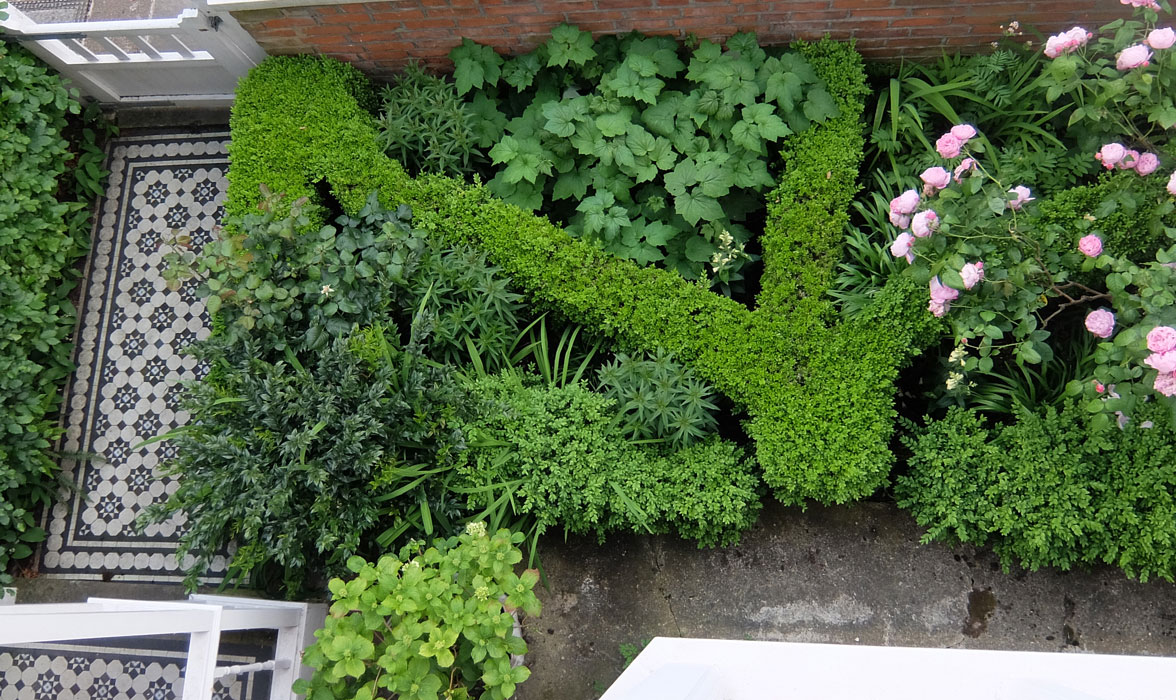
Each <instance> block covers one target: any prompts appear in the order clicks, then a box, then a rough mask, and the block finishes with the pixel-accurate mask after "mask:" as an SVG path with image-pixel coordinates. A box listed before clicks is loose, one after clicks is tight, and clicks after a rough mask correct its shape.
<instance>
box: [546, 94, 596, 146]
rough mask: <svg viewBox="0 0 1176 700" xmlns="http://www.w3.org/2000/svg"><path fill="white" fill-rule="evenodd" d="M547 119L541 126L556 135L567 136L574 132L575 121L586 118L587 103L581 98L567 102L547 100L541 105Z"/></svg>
mask: <svg viewBox="0 0 1176 700" xmlns="http://www.w3.org/2000/svg"><path fill="white" fill-rule="evenodd" d="M542 111H543V116H544V117H545V118H546V119H547V122H546V123H544V125H543V128H544V129H546V130H547V131H550V132H551V133H553V134H555V135H556V136H560V137H563V138H567V137H569V136H571V135H572V134H574V133H576V123H577V122H579V121H581V120H583V119H586V118H587V116H588V115H587V104H586V102H585V100H583V99H577V100H571V101H569V102H548V103H547V104H545V105H543V108H542Z"/></svg>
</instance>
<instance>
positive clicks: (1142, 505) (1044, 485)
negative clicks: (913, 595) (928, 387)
mask: <svg viewBox="0 0 1176 700" xmlns="http://www.w3.org/2000/svg"><path fill="white" fill-rule="evenodd" d="M1141 406H1142V410H1140V411H1138V413H1137V415H1135V416H1132V419H1131V420H1130V422H1128V423H1127V425H1126V427H1125V429H1123V430H1119V429H1117V428H1114V427H1111V428H1109V429H1107V430H1104V431H1101V432H1100V431H1096V430H1093V429H1092V427H1091V425H1090V418H1091V415H1090V414H1089V413H1088V412H1087V411H1085V410H1083V409H1082V408H1080V407H1078V406H1076V405H1074V404H1070V403H1067V404H1066V405H1064V407H1063V408H1062V410H1060V411H1057V410H1055V409H1054V408H1052V407H1048V408H1046V409H1045V411H1044V413H1043V414H1041V415H1039V414H1036V413H1031V412H1027V411H1023V410H1022V411H1019V412H1018V414H1017V419H1016V421H1015V422H1013V423H1011V424H1009V425H993V426H988V425H986V424H985V423H984V422H983V421H982V420H981V419H980V418H979V417H978V416H977V415H976V414H975V413H973V412H970V411H967V410H963V409H958V408H953V409H951V410H949V411H948V413H947V416H946V417H945V418H944V419H943V420H940V421H933V422H931V423H930V424H928V425H927V427H925V428H920V429H916V431H915V433H914V435H913V436H911V437H906V438H904V442H905V443H906V445H907V446H908V447H909V448H910V450H911V452H912V455H911V458H910V466H911V472H910V474H909V475H907V476H903V477H900V478H899V479H898V480H897V483H896V493H897V495H898V498H899V505H901V506H902V507H904V508H909V509H910V510H911V512H912V514H913V515H914V516H915V519H916V520H918V522H919V524H920V525H922V526H924V527H926V528H928V529H927V533H926V535H925V536H924V538H923V539H924V541H930V540H945V541H948V542H952V543H958V542H967V543H971V544H976V545H983V546H991V547H992V548H993V550H994V551H995V552H996V553H997V555H998V556H999V557H1000V558H1001V561H1002V562H1003V563H1004V565H1005V568H1006V569H1008V568H1010V567H1012V566H1013V565H1020V566H1023V567H1026V568H1029V569H1037V568H1039V567H1042V566H1056V567H1058V568H1061V569H1069V568H1071V567H1073V566H1075V565H1079V564H1088V563H1092V562H1098V561H1103V562H1106V563H1109V564H1114V565H1116V566H1119V567H1121V568H1122V569H1123V570H1124V571H1125V572H1127V574H1128V575H1129V576H1132V577H1138V578H1139V579H1141V580H1144V581H1146V580H1147V579H1149V578H1152V577H1159V578H1162V579H1165V580H1168V581H1172V580H1173V577H1174V576H1176V436H1174V434H1173V432H1172V425H1171V421H1170V415H1169V412H1168V411H1167V409H1166V408H1164V407H1163V406H1157V405H1156V404H1141ZM1148 422H1150V423H1152V424H1154V425H1153V427H1150V428H1145V427H1143V426H1144V425H1146V424H1148Z"/></svg>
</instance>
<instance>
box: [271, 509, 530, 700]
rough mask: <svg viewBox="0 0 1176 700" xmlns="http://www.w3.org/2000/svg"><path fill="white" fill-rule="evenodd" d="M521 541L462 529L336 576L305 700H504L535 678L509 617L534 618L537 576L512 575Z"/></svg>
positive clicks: (300, 686) (480, 527)
mask: <svg viewBox="0 0 1176 700" xmlns="http://www.w3.org/2000/svg"><path fill="white" fill-rule="evenodd" d="M521 541H522V535H521V534H518V533H513V534H512V533H511V532H510V531H509V530H499V531H498V532H496V533H494V534H493V535H488V534H487V532H486V525H485V523H480V522H479V523H471V524H470V525H468V526H467V528H466V532H465V533H463V534H461V535H459V536H457V537H451V538H449V539H447V540H438V541H436V542H434V543H433V546H432V547H429V548H427V549H426V548H425V547H424V543H423V542H419V541H414V542H411V543H409V544H408V545H406V546H405V547H404V548H402V549H401V550H400V553H399V554H398V555H395V556H393V555H391V554H387V555H384V556H382V557H380V559H379V561H377V562H376V563H374V564H372V563H368V562H366V561H364V560H363V559H362V558H361V557H352V558H351V559H350V560H349V561H348V562H347V565H348V568H350V569H351V570H352V571H353V572H354V573H355V574H356V576H355V578H353V579H351V580H349V581H344V580H343V579H338V578H337V579H332V580H331V582H330V590H331V596H332V601H333V602H332V603H331V608H330V616H329V617H328V618H327V621H326V626H325V627H323V629H321V630H319V631H318V632H316V633H315V636H316V637H317V638H318V641H317V642H316V643H315V644H314V645H313V646H311V647H310V648H309V649H307V651H306V654H305V657H304V661H305V663H306V664H307V665H309V666H312V667H314V668H315V669H317V670H316V671H315V673H314V675H313V676H312V677H311V679H310V681H309V682H307V681H298V683H296V684H295V686H294V691H295V692H297V693H305V694H306V697H307V700H334V699H339V700H342V699H344V698H346V699H347V700H371V699H372V698H397V699H398V700H409V699H411V700H437V699H438V698H446V699H447V700H476V699H478V698H482V699H484V700H504V699H505V698H509V697H511V696H513V695H514V694H515V689H516V687H517V685H518V684H519V683H522V682H523V681H525V680H526V679H527V678H528V677H529V676H530V675H531V672H530V671H529V670H528V669H527V668H526V667H525V666H522V665H516V664H513V663H512V657H518V656H521V655H522V654H524V653H526V651H527V643H526V642H525V641H523V639H522V637H520V636H517V635H516V634H515V629H516V624H517V623H516V618H515V616H514V615H512V613H514V614H516V615H517V613H518V612H520V611H521V612H522V613H525V614H527V615H538V614H539V612H540V604H539V599H538V598H536V597H535V593H534V591H533V590H532V589H533V588H534V586H535V583H536V582H537V581H538V580H539V574H538V572H536V571H534V570H527V571H524V572H522V573H521V574H516V573H515V565H516V564H518V563H519V562H520V561H521V560H522V558H523V555H522V553H521V552H520V551H519V550H518V548H517V547H516V545H517V544H518V543H519V542H521Z"/></svg>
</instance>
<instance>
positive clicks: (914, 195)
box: [890, 190, 919, 214]
mask: <svg viewBox="0 0 1176 700" xmlns="http://www.w3.org/2000/svg"><path fill="white" fill-rule="evenodd" d="M918 208H919V192H918V190H907V191H906V192H903V193H902V194H900V195H898V196H897V197H895V198H894V199H892V200H890V211H892V212H895V213H897V214H914V213H915V210H916V209H918Z"/></svg>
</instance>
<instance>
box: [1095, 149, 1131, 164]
mask: <svg viewBox="0 0 1176 700" xmlns="http://www.w3.org/2000/svg"><path fill="white" fill-rule="evenodd" d="M1126 156H1127V147H1126V146H1124V145H1123V144H1121V143H1108V144H1105V145H1104V146H1103V147H1102V148H1100V149H1099V150H1098V153H1095V154H1094V159H1095V160H1097V161H1099V162H1100V163H1102V164H1103V167H1105V168H1106V169H1107V170H1110V169H1112V168H1114V167H1115V166H1116V165H1117V164H1118V163H1119V161H1121V160H1123V158H1125V157H1126Z"/></svg>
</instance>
